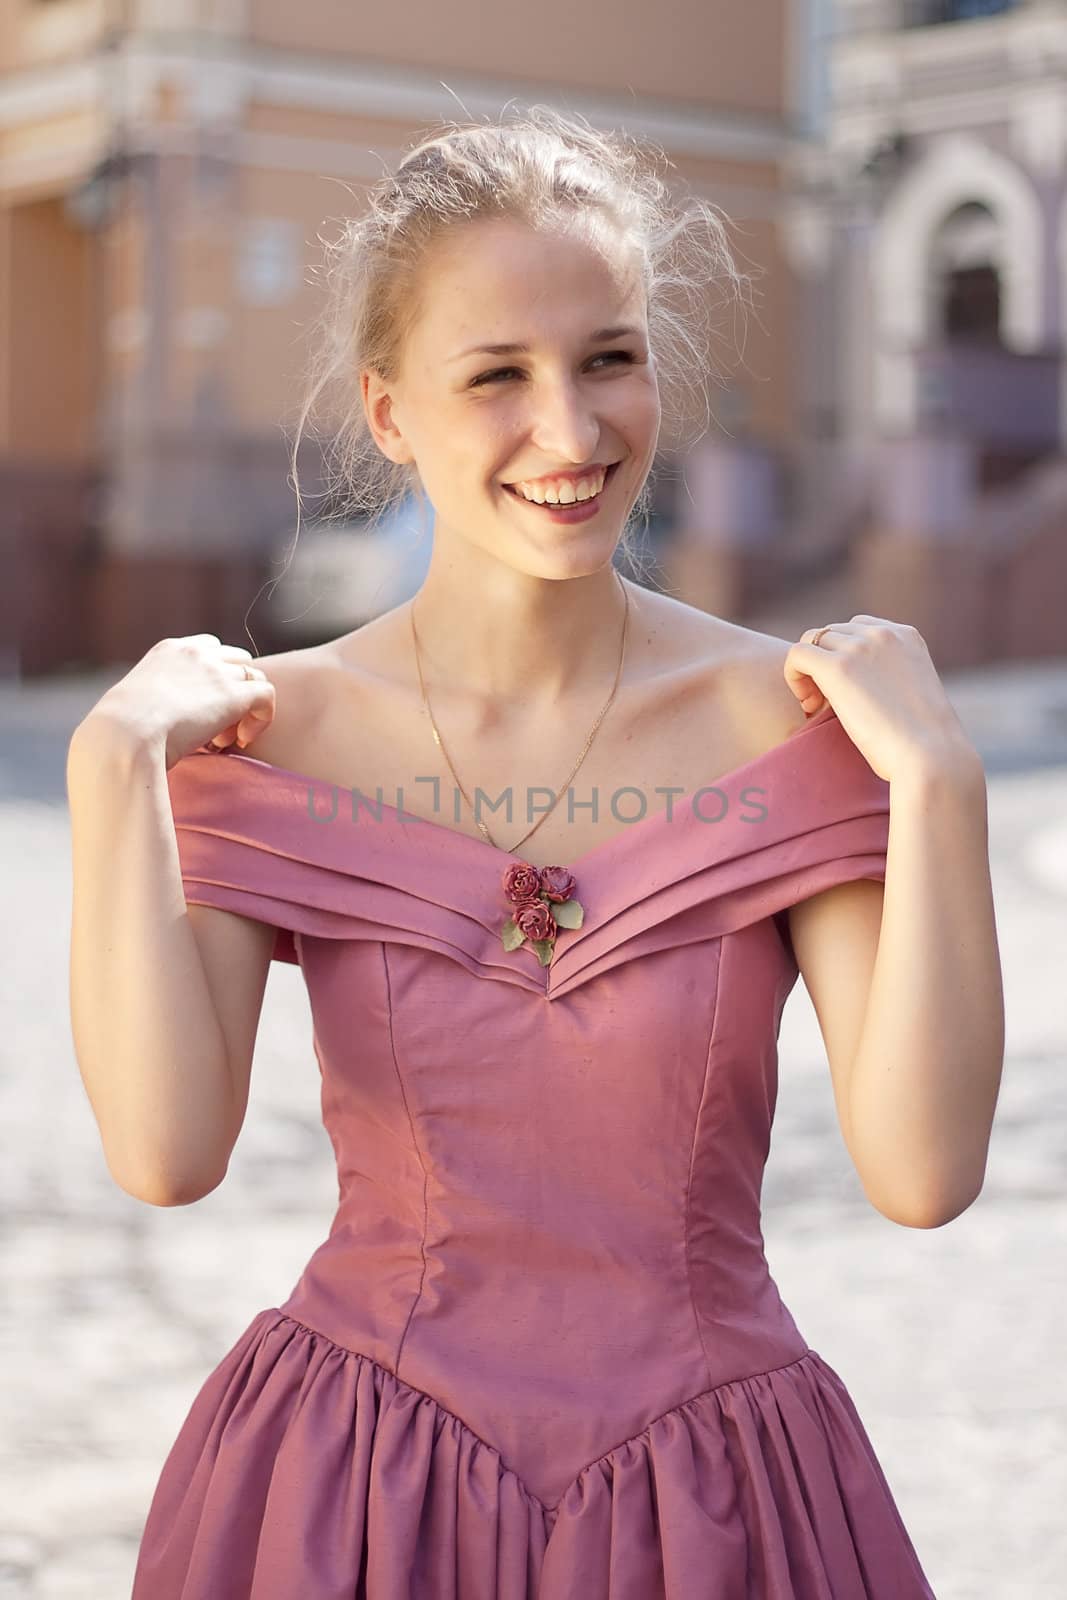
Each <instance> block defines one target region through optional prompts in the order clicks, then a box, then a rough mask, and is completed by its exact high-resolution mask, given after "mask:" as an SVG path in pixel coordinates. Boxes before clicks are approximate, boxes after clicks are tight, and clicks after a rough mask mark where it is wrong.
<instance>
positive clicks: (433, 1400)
mask: <svg viewBox="0 0 1067 1600" xmlns="http://www.w3.org/2000/svg"><path fill="white" fill-rule="evenodd" d="M271 1309H272V1310H273V1311H274V1313H275V1315H276V1316H278V1317H281V1318H283V1319H284V1320H285V1321H286V1322H291V1323H293V1324H294V1325H295V1326H296V1327H298V1328H302V1329H303V1330H304V1332H305V1333H307V1334H310V1335H311V1337H312V1338H314V1339H321V1340H322V1341H323V1343H324V1344H327V1345H329V1346H330V1348H331V1349H333V1350H336V1351H338V1352H339V1353H340V1354H341V1355H345V1356H351V1357H352V1359H353V1360H355V1361H365V1362H367V1363H368V1364H369V1365H370V1366H371V1367H375V1368H377V1370H378V1371H379V1372H385V1373H388V1374H389V1376H390V1377H391V1378H392V1379H393V1381H394V1382H395V1383H397V1384H399V1385H400V1387H401V1388H403V1389H407V1390H408V1391H409V1393H411V1394H417V1395H418V1396H419V1397H420V1398H421V1399H423V1400H428V1401H429V1402H430V1404H431V1405H432V1406H433V1407H434V1408H435V1410H436V1411H438V1412H440V1413H441V1415H442V1416H444V1417H448V1418H449V1419H450V1420H452V1421H454V1422H457V1423H458V1424H459V1426H460V1427H461V1428H463V1429H464V1431H465V1432H466V1433H468V1434H470V1436H471V1438H472V1439H475V1440H476V1441H477V1443H478V1445H479V1446H480V1447H481V1448H482V1449H483V1450H488V1451H489V1453H490V1455H492V1456H494V1457H495V1458H496V1460H497V1461H498V1462H499V1464H500V1470H501V1471H502V1472H505V1473H506V1474H507V1475H508V1477H510V1478H513V1479H514V1481H515V1484H516V1486H517V1488H518V1490H519V1492H520V1494H522V1495H524V1496H525V1498H526V1499H527V1500H530V1501H532V1502H533V1504H534V1505H535V1506H538V1507H539V1508H540V1510H541V1511H543V1512H544V1513H545V1515H546V1516H550V1517H555V1516H556V1515H557V1514H558V1512H559V1509H560V1507H561V1506H562V1504H563V1502H564V1500H565V1499H566V1498H567V1495H568V1494H570V1492H571V1490H572V1489H573V1488H574V1486H575V1484H577V1483H578V1482H579V1481H580V1480H581V1479H582V1478H584V1477H585V1475H586V1473H587V1472H591V1471H592V1469H593V1468H594V1467H597V1466H599V1465H600V1463H601V1462H602V1461H607V1459H608V1458H609V1456H613V1455H614V1454H615V1453H616V1451H618V1450H622V1449H624V1448H625V1447H626V1446H627V1445H632V1444H634V1443H636V1441H637V1440H639V1439H642V1438H644V1436H645V1435H646V1434H647V1433H648V1432H649V1431H650V1430H651V1429H652V1428H654V1427H655V1426H656V1424H657V1423H658V1422H662V1421H663V1420H664V1418H666V1417H670V1416H673V1415H674V1414H675V1413H676V1412H679V1411H685V1410H686V1409H687V1408H688V1407H689V1406H693V1405H696V1404H697V1403H698V1402H699V1401H701V1400H706V1399H707V1398H708V1397H709V1396H710V1395H714V1394H717V1393H718V1392H719V1391H720V1390H721V1389H731V1388H733V1387H735V1386H736V1385H738V1384H746V1383H751V1382H753V1380H758V1379H761V1378H769V1377H772V1376H773V1375H774V1374H775V1373H777V1372H788V1371H789V1369H790V1367H796V1366H799V1365H800V1364H801V1363H802V1362H810V1361H812V1360H813V1359H814V1360H815V1361H816V1362H820V1363H821V1361H822V1358H821V1356H820V1355H819V1353H818V1351H816V1350H814V1349H812V1347H811V1346H810V1345H808V1344H807V1343H805V1347H804V1349H803V1350H802V1351H801V1352H800V1354H799V1355H798V1356H794V1357H793V1358H792V1360H790V1361H783V1362H780V1363H779V1364H778V1365H777V1366H774V1367H761V1368H759V1369H758V1370H757V1371H755V1372H747V1373H743V1374H741V1375H740V1376H739V1377H735V1378H724V1379H722V1380H720V1382H718V1383H709V1384H708V1386H707V1388H705V1389H700V1390H698V1391H697V1393H696V1394H691V1395H688V1396H687V1397H686V1399H684V1400H679V1401H676V1402H675V1404H674V1405H670V1406H666V1407H665V1408H664V1409H663V1410H662V1411H659V1412H657V1413H656V1415H655V1416H654V1417H650V1418H649V1419H648V1421H647V1422H646V1423H645V1424H644V1426H643V1427H641V1428H638V1430H637V1431H636V1432H635V1433H631V1434H627V1435H626V1437H625V1438H622V1439H616V1440H615V1442H614V1443H613V1444H610V1445H608V1447H607V1449H606V1450H601V1451H600V1453H599V1455H595V1456H593V1458H592V1459H591V1460H590V1461H586V1462H585V1463H584V1465H582V1466H580V1467H579V1468H578V1469H577V1471H576V1472H574V1473H572V1475H571V1478H570V1481H569V1482H568V1484H567V1486H566V1488H565V1489H564V1490H563V1491H562V1493H561V1494H559V1495H557V1497H556V1499H555V1500H553V1501H552V1502H551V1503H548V1502H547V1501H545V1500H542V1499H541V1497H540V1495H537V1494H534V1492H533V1490H532V1489H531V1488H530V1487H529V1485H528V1484H527V1482H526V1480H525V1478H524V1477H523V1476H522V1474H521V1473H520V1472H517V1471H516V1470H515V1468H514V1467H512V1466H510V1465H509V1464H508V1461H507V1458H506V1457H505V1456H504V1454H503V1453H502V1452H501V1451H500V1450H499V1449H498V1448H497V1446H496V1445H495V1444H491V1443H490V1442H489V1440H488V1439H486V1438H485V1437H484V1436H483V1435H482V1434H480V1433H479V1432H478V1430H477V1428H472V1427H471V1425H470V1423H469V1422H467V1421H466V1419H465V1418H464V1417H463V1416H462V1415H461V1413H460V1412H458V1411H456V1410H455V1409H454V1408H453V1407H452V1406H446V1405H444V1404H442V1402H441V1401H440V1400H438V1399H437V1397H436V1396H435V1395H433V1394H431V1393H430V1392H429V1390H428V1389H422V1388H420V1387H419V1385H418V1384H417V1383H409V1382H408V1380H407V1379H406V1378H402V1377H401V1376H400V1374H399V1372H397V1371H396V1369H395V1367H390V1366H389V1365H388V1364H387V1363H386V1362H384V1361H379V1360H378V1359H377V1358H376V1357H375V1356H372V1355H369V1354H368V1353H367V1351H365V1350H354V1349H353V1348H352V1347H351V1346H350V1345H345V1344H339V1343H338V1341H337V1340H336V1339H332V1338H331V1337H330V1335H329V1334H327V1333H323V1331H322V1329H321V1328H313V1327H312V1326H311V1325H310V1323H307V1322H304V1321H302V1320H301V1318H300V1317H296V1316H294V1315H293V1313H292V1312H291V1311H285V1310H283V1309H282V1308H281V1307H280V1306H274V1307H272V1308H271Z"/></svg>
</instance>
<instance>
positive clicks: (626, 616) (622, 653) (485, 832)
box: [410, 572, 630, 854]
mask: <svg viewBox="0 0 1067 1600" xmlns="http://www.w3.org/2000/svg"><path fill="white" fill-rule="evenodd" d="M615 577H616V579H617V581H618V584H619V587H620V588H621V590H622V597H623V605H624V611H623V618H622V643H621V646H620V649H619V663H618V666H617V667H616V668H615V682H614V683H613V684H612V686H611V693H610V694H609V695H608V698H607V699H606V700H605V702H604V705H603V707H602V708H601V711H600V714H599V716H598V717H597V719H596V721H595V722H594V723H593V726H592V727H591V728H590V730H589V734H588V737H587V738H586V741H585V744H584V745H583V746H582V751H581V754H580V755H579V757H578V759H577V761H576V762H575V763H574V766H573V767H572V768H571V771H570V776H569V777H568V778H567V781H566V783H565V784H563V786H562V788H560V789H559V790H558V791H557V793H556V798H555V799H554V800H553V802H552V804H551V805H550V806H549V808H548V810H547V811H545V812H544V813H543V814H542V815H541V816H540V817H538V819H537V821H536V822H535V823H534V825H533V827H532V828H531V829H530V830H529V832H528V833H524V834H523V836H522V838H521V839H519V840H518V842H517V843H516V844H513V845H511V846H510V848H509V850H508V852H507V853H508V854H512V853H513V852H514V851H516V850H517V849H518V848H519V845H521V844H525V843H526V841H527V839H528V838H529V837H530V834H533V833H536V832H537V830H538V828H539V827H540V826H541V824H542V822H544V821H545V818H546V817H550V816H551V815H552V813H553V811H554V810H555V809H556V806H557V805H558V804H559V801H560V797H561V796H562V794H563V792H564V790H565V789H567V788H568V787H569V786H570V783H571V779H572V778H573V777H574V774H575V773H576V772H577V771H578V768H579V767H580V766H581V764H582V762H583V761H584V760H585V758H586V756H587V755H588V753H589V747H590V745H591V744H592V742H593V740H594V739H595V738H596V733H597V729H598V728H599V727H600V724H601V723H602V722H603V720H604V718H605V716H606V715H607V713H608V709H609V707H610V706H611V703H612V701H613V700H614V699H615V691H616V690H617V689H618V687H619V679H620V678H621V677H622V666H623V662H624V660H625V658H626V634H627V627H628V624H629V621H630V594H629V590H628V589H627V587H626V585H625V584H624V583H623V581H622V579H621V578H620V577H619V574H618V572H616V573H615ZM410 616H411V637H412V640H413V642H414V646H415V666H416V668H417V669H418V674H419V689H420V691H421V694H422V703H423V705H424V706H425V707H426V714H427V716H428V717H429V719H430V726H431V728H432V729H433V736H434V740H435V741H436V743H437V746H438V748H439V749H440V751H441V754H442V755H443V756H444V758H445V761H446V762H447V763H448V770H449V771H450V772H451V774H452V776H453V778H454V779H455V780H456V784H457V785H458V788H459V792H460V794H461V795H462V796H463V798H464V800H466V802H467V804H468V806H470V809H471V812H472V814H473V815H474V821H475V823H476V825H477V826H478V827H479V828H480V829H481V832H482V836H483V837H484V839H485V840H486V842H487V843H488V844H491V845H492V846H493V847H494V849H501V848H503V847H502V846H499V845H497V843H496V841H495V839H493V837H492V835H491V834H490V832H489V829H488V828H487V827H486V825H485V823H484V822H483V821H482V819H481V817H479V816H478V815H477V813H476V812H475V810H474V806H473V804H472V802H471V798H470V795H469V794H468V793H467V791H466V789H464V787H463V785H462V783H460V780H459V774H458V773H457V771H456V769H455V767H454V766H453V765H452V762H451V759H450V757H449V754H448V751H447V750H446V749H445V744H444V740H443V739H442V738H441V734H440V730H439V729H438V726H437V723H436V722H435V721H434V715H433V711H432V710H431V708H430V699H429V696H428V694H427V693H426V684H425V683H424V681H423V676H422V661H421V659H420V656H419V636H418V633H417V632H416V629H415V602H414V600H413V601H412V602H411V608H410Z"/></svg>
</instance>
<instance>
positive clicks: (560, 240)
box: [363, 220, 661, 578]
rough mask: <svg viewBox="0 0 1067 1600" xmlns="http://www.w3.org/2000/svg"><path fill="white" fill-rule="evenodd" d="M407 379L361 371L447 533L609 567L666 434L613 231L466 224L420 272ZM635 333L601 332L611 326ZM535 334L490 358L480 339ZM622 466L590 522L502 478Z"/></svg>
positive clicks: (564, 562) (493, 546) (566, 569)
mask: <svg viewBox="0 0 1067 1600" xmlns="http://www.w3.org/2000/svg"><path fill="white" fill-rule="evenodd" d="M421 304H422V314H421V316H420V317H419V320H418V322H417V325H416V327H415V328H414V330H413V331H412V334H411V337H410V339H409V341H408V344H407V347H406V349H405V352H404V364H403V370H402V372H401V375H400V379H399V381H397V382H394V383H393V384H391V385H390V386H389V388H388V389H386V387H385V385H384V384H383V383H382V380H381V379H380V378H379V377H378V376H377V375H376V374H372V373H369V372H365V373H364V374H363V392H364V405H365V408H366V410H367V415H368V418H369V419H370V420H371V422H372V426H373V427H374V433H375V437H376V439H377V441H378V443H379V445H380V447H381V448H382V449H383V450H384V451H385V453H386V454H387V455H388V456H389V458H390V459H391V460H393V461H398V462H414V463H415V465H416V466H417V469H418V472H419V476H420V478H421V481H422V485H423V488H424V489H425V491H426V494H427V496H428V497H429V499H430V502H431V504H432V505H433V507H434V512H435V524H434V542H435V545H440V544H444V545H445V546H451V545H453V544H454V542H455V541H466V542H468V543H470V544H473V545H476V546H478V547H479V548H481V549H483V550H485V551H487V552H489V553H490V554H492V555H493V556H495V557H497V558H498V559H499V560H500V561H503V562H506V563H507V564H508V565H510V566H512V567H514V568H516V569H518V570H520V571H522V572H526V573H529V574H531V575H532V576H536V577H545V578H562V577H575V576H580V575H583V574H587V573H591V572H595V571H598V570H599V569H600V568H601V567H603V566H605V565H606V564H608V563H609V562H610V561H611V559H612V556H613V554H614V551H615V548H616V545H617V544H618V541H619V537H620V535H621V533H622V530H623V526H624V524H625V521H626V518H627V516H628V514H629V512H630V510H631V509H632V507H633V505H634V502H635V501H636V500H637V497H638V495H639V494H640V492H641V488H642V486H643V484H644V482H645V479H646V477H647V476H648V473H649V470H650V469H651V466H652V462H653V458H654V456H655V450H656V444H657V440H658V438H659V430H660V420H661V412H660V400H659V388H658V384H657V381H656V371H655V364H654V361H653V358H652V356H651V353H650V351H649V346H648V331H647V321H646V311H645V293H644V287H643V285H642V283H641V279H640V275H639V272H638V270H637V267H636V265H635V264H634V263H633V261H632V259H630V258H628V257H626V253H625V252H624V250H623V249H622V247H621V246H620V247H619V248H618V249H617V250H616V251H613V250H612V241H611V238H610V236H608V235H605V247H604V249H603V250H599V249H597V248H595V247H594V246H592V245H590V244H589V243H588V242H586V241H584V240H581V239H579V238H578V237H577V236H576V235H574V234H570V233H568V232H565V231H561V232H552V233H547V234H546V233H536V232H533V231H532V230H530V229H529V228H527V227H524V226H523V225H521V224H519V223H513V222H510V221H503V220H501V221H498V220H493V221H489V222H479V223H477V224H472V225H470V226H469V227H466V228H462V229H460V230H458V232H457V233H455V234H453V235H451V236H450V237H449V238H448V239H447V240H446V241H444V242H443V243H442V244H441V245H440V246H439V247H438V248H437V249H436V250H435V252H434V256H433V260H432V264H429V265H428V266H427V269H426V271H425V273H424V275H423V278H422V285H421ZM619 327H626V328H628V329H632V330H633V331H631V332H626V333H620V334H618V335H617V336H616V337H614V338H611V339H603V338H600V339H594V338H593V337H592V336H593V335H594V334H595V333H597V332H599V331H600V330H603V329H606V328H619ZM494 344H524V345H527V346H528V349H527V350H525V351H512V352H507V353H497V354H490V353H487V352H485V351H479V350H477V349H474V350H471V349H470V347H471V346H475V347H477V346H482V345H494ZM612 462H619V463H620V465H619V466H618V467H617V468H616V469H615V471H614V472H613V473H612V474H611V475H610V476H609V478H608V480H607V482H606V484H605V486H604V489H603V490H602V492H601V495H600V497H599V501H598V509H597V510H596V512H595V514H594V515H593V516H592V517H590V518H589V519H588V520H586V521H583V522H576V523H571V524H564V523H561V522H557V521H556V519H555V518H553V517H552V516H551V515H550V514H549V513H547V512H545V511H543V510H542V509H541V508H540V507H539V506H537V505H527V504H526V503H525V502H524V501H523V500H522V499H520V498H519V497H518V496H517V495H516V494H515V493H513V492H512V490H511V489H509V488H507V487H505V485H508V484H515V483H517V482H519V481H524V480H525V481H528V480H531V479H551V477H552V475H553V473H556V472H565V473H573V472H574V471H576V470H577V469H580V468H584V467H589V466H592V465H593V464H595V463H604V464H607V463H612Z"/></svg>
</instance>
